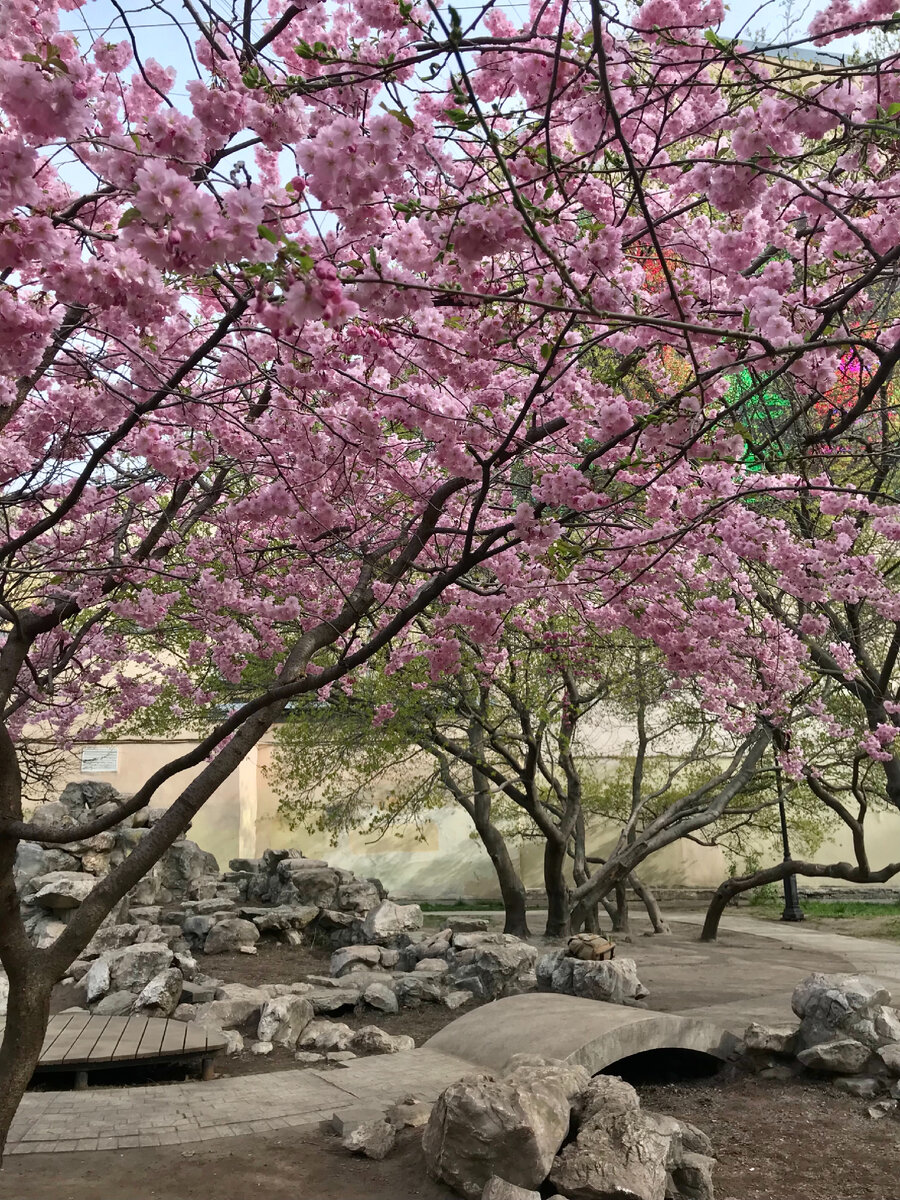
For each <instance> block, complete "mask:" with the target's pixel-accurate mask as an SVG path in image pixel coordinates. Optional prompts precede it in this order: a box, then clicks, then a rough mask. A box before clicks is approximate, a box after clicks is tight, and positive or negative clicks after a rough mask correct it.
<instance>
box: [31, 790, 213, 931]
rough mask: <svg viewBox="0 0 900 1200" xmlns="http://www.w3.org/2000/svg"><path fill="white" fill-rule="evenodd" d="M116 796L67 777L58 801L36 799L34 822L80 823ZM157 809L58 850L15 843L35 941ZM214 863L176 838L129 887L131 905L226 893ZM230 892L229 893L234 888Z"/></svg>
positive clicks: (61, 923) (63, 919) (66, 914)
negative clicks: (66, 782)
mask: <svg viewBox="0 0 900 1200" xmlns="http://www.w3.org/2000/svg"><path fill="white" fill-rule="evenodd" d="M121 800H122V797H121V796H120V795H119V793H118V792H117V791H116V790H115V788H113V787H111V786H110V785H109V784H108V783H94V782H90V781H89V782H83V783H70V784H69V785H68V786H67V787H66V788H65V790H64V791H63V793H62V795H61V796H60V798H59V799H58V800H55V801H53V802H52V803H50V804H42V805H41V806H40V807H39V808H38V809H37V810H36V812H35V814H34V817H33V820H34V822H35V824H37V825H44V826H50V825H54V824H57V823H64V824H76V823H77V824H83V823H84V822H85V821H87V820H91V819H93V818H95V817H98V816H104V815H105V814H106V813H109V812H112V811H113V810H114V809H115V807H116V806H117V805H118V804H119V803H121ZM162 812H163V810H162V809H154V808H147V809H144V810H143V811H141V812H139V813H135V814H134V815H133V816H131V817H126V818H125V820H124V821H123V822H122V823H121V824H120V825H118V826H116V828H115V829H110V830H107V831H105V832H103V833H98V834H97V835H96V836H94V837H92V838H87V839H85V840H84V841H82V842H74V843H71V844H69V845H67V846H66V847H65V849H61V848H60V847H59V846H56V845H53V844H52V843H46V844H41V843H38V842H20V844H19V847H18V849H17V851H16V859H15V864H14V878H15V882H16V889H17V891H18V893H19V896H20V897H21V900H22V904H23V907H24V908H25V910H26V914H27V915H26V917H25V927H26V929H27V931H28V934H29V936H30V937H31V938H32V940H33V941H34V942H35V944H36V945H37V946H39V947H46V946H49V945H51V944H52V943H53V942H54V941H55V940H56V938H57V937H58V936H59V935H60V933H62V930H63V928H64V927H65V925H66V924H67V922H68V921H69V920H71V917H72V915H73V914H74V912H75V910H76V909H77V908H78V906H79V905H80V904H81V902H82V900H84V899H85V897H86V896H87V895H88V893H89V892H90V891H91V889H92V888H93V886H94V884H95V883H96V882H97V879H98V878H99V877H100V876H102V875H105V874H106V873H107V872H108V871H109V870H110V869H111V868H112V867H115V866H117V865H118V863H120V862H121V861H122V860H123V859H124V858H125V857H127V855H128V854H130V853H131V851H132V850H133V849H134V847H135V846H136V845H137V844H138V843H139V842H140V840H141V838H143V837H144V836H145V835H146V833H147V831H148V829H149V828H150V827H151V826H153V825H154V824H155V823H156V821H157V820H159V818H160V816H161V815H162ZM228 890H229V889H228V887H227V885H223V884H222V883H221V881H220V879H219V864H218V863H217V862H216V860H215V858H214V857H213V856H212V855H211V854H209V853H207V851H206V850H201V849H200V847H199V846H198V845H197V844H196V843H195V842H191V841H188V839H187V838H179V839H178V840H177V841H176V842H175V843H174V844H173V845H172V846H171V847H170V848H169V849H168V850H167V851H166V853H165V854H164V855H163V856H162V858H161V859H160V861H159V862H158V863H157V864H156V866H155V867H154V868H153V869H152V871H150V872H149V874H148V875H147V876H145V877H144V879H142V880H141V882H140V883H139V884H138V885H137V886H136V887H135V888H134V889H133V890H132V892H131V893H130V894H129V902H130V903H132V904H135V905H154V904H168V903H170V902H172V901H177V900H183V899H188V898H190V897H197V898H199V897H200V896H202V895H209V896H218V895H220V894H222V893H223V892H224V893H225V894H226V895H227V894H228ZM235 895H236V893H235Z"/></svg>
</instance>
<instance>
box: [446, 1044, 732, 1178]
mask: <svg viewBox="0 0 900 1200" xmlns="http://www.w3.org/2000/svg"><path fill="white" fill-rule="evenodd" d="M422 1146H423V1150H424V1153H425V1163H426V1167H427V1169H428V1173H429V1174H430V1175H431V1176H432V1177H433V1178H434V1179H435V1180H437V1181H438V1182H442V1183H445V1184H447V1185H448V1186H449V1187H451V1188H452V1189H453V1190H454V1191H455V1192H457V1193H458V1194H459V1195H460V1196H463V1197H467V1198H470V1200H476V1198H477V1197H482V1198H484V1197H487V1198H489V1200H540V1196H539V1192H538V1189H543V1190H544V1194H545V1195H547V1194H550V1193H551V1192H554V1193H556V1194H557V1195H558V1196H560V1197H567V1198H569V1200H625V1198H627V1200H713V1185H712V1171H713V1167H714V1165H715V1159H714V1157H713V1153H712V1147H711V1145H710V1142H709V1139H708V1138H707V1137H706V1135H705V1134H704V1133H702V1132H701V1131H700V1130H699V1129H697V1128H695V1127H694V1126H693V1125H689V1124H687V1123H686V1122H683V1121H677V1120H675V1119H674V1118H672V1117H666V1116H663V1115H661V1114H657V1113H651V1112H646V1111H642V1110H641V1107H640V1101H639V1100H638V1095H637V1093H636V1092H635V1090H634V1088H632V1087H631V1086H629V1084H627V1083H624V1082H623V1081H622V1080H621V1079H618V1078H616V1077H615V1076H609V1075H598V1076H597V1077H596V1078H594V1079H591V1078H590V1076H589V1075H588V1072H587V1071H586V1070H585V1068H584V1067H579V1066H573V1065H572V1064H571V1063H567V1062H560V1061H557V1060H549V1059H542V1058H537V1057H534V1056H532V1055H527V1054H517V1055H516V1056H515V1057H514V1058H512V1059H511V1060H510V1062H509V1063H508V1064H507V1067H506V1069H505V1070H504V1071H503V1072H502V1073H501V1074H500V1075H499V1076H494V1075H470V1076H468V1077H466V1078H465V1079H460V1080H458V1081H457V1082H456V1083H453V1084H451V1085H450V1087H448V1088H447V1089H446V1090H445V1091H444V1092H443V1093H442V1094H441V1095H440V1097H439V1098H438V1100H437V1102H436V1104H435V1105H434V1108H433V1109H432V1112H431V1116H430V1117H429V1120H428V1124H427V1126H426V1128H425V1133H424V1136H423V1141H422Z"/></svg>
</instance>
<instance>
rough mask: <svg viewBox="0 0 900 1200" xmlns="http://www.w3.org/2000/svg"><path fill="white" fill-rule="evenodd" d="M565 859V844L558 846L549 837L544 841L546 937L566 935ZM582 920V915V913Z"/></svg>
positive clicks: (567, 929)
mask: <svg viewBox="0 0 900 1200" xmlns="http://www.w3.org/2000/svg"><path fill="white" fill-rule="evenodd" d="M565 861H566V847H565V844H563V845H562V846H560V845H559V844H558V843H557V842H554V841H551V840H550V839H549V838H548V839H547V841H546V842H545V843H544V887H545V888H546V890H547V928H546V930H545V932H546V935H547V937H568V936H569V931H570V928H571V926H570V923H569V896H568V889H567V887H566V880H565V876H564V875H563V866H564V864H565ZM581 919H582V920H584V916H583V915H582V918H581Z"/></svg>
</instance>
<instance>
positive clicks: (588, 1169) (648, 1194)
mask: <svg viewBox="0 0 900 1200" xmlns="http://www.w3.org/2000/svg"><path fill="white" fill-rule="evenodd" d="M668 1154H669V1139H668V1138H667V1137H665V1136H663V1135H662V1134H660V1133H657V1132H656V1130H654V1129H652V1128H651V1127H650V1126H649V1125H648V1124H647V1122H645V1121H644V1119H643V1117H642V1115H641V1113H640V1112H639V1111H636V1110H629V1111H627V1112H620V1113H613V1114H609V1113H598V1114H597V1115H596V1116H594V1117H593V1118H592V1119H591V1120H589V1121H588V1122H587V1123H586V1124H584V1125H582V1127H581V1129H580V1130H579V1133H578V1136H577V1137H576V1139H575V1141H574V1142H571V1143H570V1144H569V1145H568V1146H566V1147H565V1149H564V1150H563V1151H562V1153H561V1154H560V1155H559V1157H558V1158H557V1159H556V1161H555V1162H554V1164H553V1168H552V1170H551V1171H550V1183H551V1184H552V1186H553V1187H555V1188H556V1189H558V1191H560V1192H561V1193H562V1194H563V1195H564V1196H567V1197H568V1198H569V1200H664V1196H665V1191H666V1162H667V1159H668Z"/></svg>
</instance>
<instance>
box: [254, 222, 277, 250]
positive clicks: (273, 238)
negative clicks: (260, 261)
mask: <svg viewBox="0 0 900 1200" xmlns="http://www.w3.org/2000/svg"><path fill="white" fill-rule="evenodd" d="M256 232H257V233H258V234H259V236H260V237H261V238H265V239H266V241H267V242H271V243H272V245H273V246H277V245H278V243H279V242H280V241H281V238H280V237H279V236H278V234H277V233H276V232H275V231H274V229H269V227H268V226H267V225H257V227H256Z"/></svg>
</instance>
